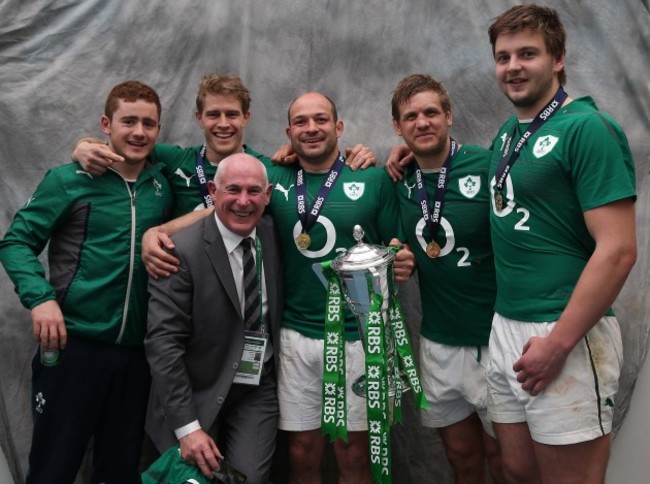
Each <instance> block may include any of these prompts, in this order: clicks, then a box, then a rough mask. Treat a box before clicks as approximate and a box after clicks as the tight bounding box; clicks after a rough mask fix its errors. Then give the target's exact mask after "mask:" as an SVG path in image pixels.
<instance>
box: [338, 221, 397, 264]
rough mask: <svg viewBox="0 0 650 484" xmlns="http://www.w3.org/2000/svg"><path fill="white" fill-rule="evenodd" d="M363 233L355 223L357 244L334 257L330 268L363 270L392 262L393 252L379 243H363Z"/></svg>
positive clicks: (354, 233) (354, 234)
mask: <svg viewBox="0 0 650 484" xmlns="http://www.w3.org/2000/svg"><path fill="white" fill-rule="evenodd" d="M364 235H365V233H364V231H363V228H361V226H360V225H355V226H354V232H353V237H354V240H356V241H357V245H355V246H354V247H351V248H350V249H348V250H347V251H346V252H344V253H342V254H340V255H338V256H336V257H335V258H334V260H333V261H332V269H334V271H335V272H337V273H341V272H354V271H364V270H367V269H371V268H379V267H382V266H386V265H389V264H391V263H392V262H393V259H395V254H394V253H393V251H392V250H390V249H388V248H386V247H384V246H381V245H370V244H365V243H364V242H363V236H364Z"/></svg>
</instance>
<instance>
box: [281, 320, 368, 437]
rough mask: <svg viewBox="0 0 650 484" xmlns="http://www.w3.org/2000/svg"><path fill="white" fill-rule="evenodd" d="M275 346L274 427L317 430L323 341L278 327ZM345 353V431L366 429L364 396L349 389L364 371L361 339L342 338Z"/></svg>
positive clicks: (298, 430) (319, 421)
mask: <svg viewBox="0 0 650 484" xmlns="http://www.w3.org/2000/svg"><path fill="white" fill-rule="evenodd" d="M279 346H280V353H279V361H280V363H279V368H278V400H279V402H280V418H279V420H278V428H280V429H281V430H288V431H293V432H300V431H307V430H314V429H318V428H320V426H321V411H322V405H323V402H322V399H323V396H322V394H323V340H322V339H315V338H309V337H307V336H305V335H303V334H301V333H299V332H298V331H295V330H293V329H290V328H282V329H281V330H280V345H279ZM345 356H346V359H345V364H346V367H345V368H346V389H347V391H346V400H347V423H348V431H349V432H359V431H366V430H368V422H367V417H366V415H367V414H366V399H365V398H361V397H359V396H357V395H356V394H355V393H354V392H353V391H352V384H353V383H354V382H355V380H356V379H357V378H358V377H359V376H360V375H364V374H365V353H364V351H363V346H362V343H361V341H346V342H345Z"/></svg>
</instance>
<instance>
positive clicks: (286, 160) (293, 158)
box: [271, 144, 298, 165]
mask: <svg viewBox="0 0 650 484" xmlns="http://www.w3.org/2000/svg"><path fill="white" fill-rule="evenodd" d="M271 161H272V162H273V164H274V165H293V164H294V163H296V162H297V161H298V155H297V154H296V152H295V151H293V147H292V146H291V145H290V144H284V145H280V147H279V148H278V149H277V150H276V151H275V153H273V156H271Z"/></svg>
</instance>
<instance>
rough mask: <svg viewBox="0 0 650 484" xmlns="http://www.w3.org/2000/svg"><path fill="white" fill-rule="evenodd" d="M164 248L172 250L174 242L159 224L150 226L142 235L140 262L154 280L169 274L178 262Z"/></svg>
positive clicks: (173, 270) (176, 269)
mask: <svg viewBox="0 0 650 484" xmlns="http://www.w3.org/2000/svg"><path fill="white" fill-rule="evenodd" d="M165 248H166V249H168V250H172V249H173V248H174V242H172V239H171V238H170V237H169V235H167V233H166V232H165V231H164V230H163V229H162V228H161V227H160V226H158V227H152V228H150V229H149V230H147V231H146V232H145V233H144V235H143V236H142V262H143V263H144V266H145V268H146V269H147V273H149V276H150V277H152V278H154V279H156V280H157V279H158V278H159V277H169V276H171V274H172V272H176V271H178V268H177V266H178V265H179V264H180V261H179V260H178V259H177V258H176V257H174V256H173V255H171V254H170V253H169V252H167V250H165Z"/></svg>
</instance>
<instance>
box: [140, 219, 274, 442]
mask: <svg viewBox="0 0 650 484" xmlns="http://www.w3.org/2000/svg"><path fill="white" fill-rule="evenodd" d="M257 236H258V237H259V239H260V242H261V244H262V260H263V261H264V275H265V281H266V290H267V299H268V308H269V309H268V318H267V319H268V320H269V323H270V326H271V336H272V338H273V346H274V351H273V354H274V358H275V359H276V363H277V355H278V345H279V341H280V337H279V335H280V322H281V319H280V318H281V312H282V304H283V294H282V284H281V280H282V275H281V266H280V255H279V253H278V249H279V242H278V239H277V235H276V232H275V230H274V227H273V222H272V221H271V218H270V217H268V216H265V217H263V218H262V219H261V220H260V221H259V222H258V225H257ZM173 240H174V244H175V246H176V248H175V249H174V251H173V253H174V255H175V256H176V257H178V258H179V259H180V261H181V264H180V267H179V270H178V272H177V273H175V274H173V275H172V276H171V277H169V278H160V279H158V280H154V279H153V278H151V279H150V280H149V292H150V300H149V315H148V321H147V335H146V337H145V343H144V344H145V350H146V354H147V360H148V361H149V365H150V366H151V374H152V379H153V383H152V389H151V397H150V401H149V409H148V412H147V422H146V430H147V433H148V434H149V436H150V437H151V438H152V440H153V441H154V443H155V444H156V447H157V448H158V450H160V451H161V452H162V451H164V450H166V449H167V448H169V447H170V446H171V445H174V444H176V443H177V440H176V437H175V435H174V433H173V430H174V429H177V428H180V427H182V426H183V425H186V424H188V423H190V422H192V421H194V420H198V421H199V423H200V424H201V427H202V428H203V429H204V430H206V431H207V430H208V429H210V427H211V426H212V425H213V423H214V422H215V420H216V418H217V415H218V414H219V411H220V409H221V407H222V404H223V402H224V401H225V399H226V396H227V395H228V392H229V389H230V386H231V384H232V380H233V378H234V376H235V372H236V369H237V365H238V363H239V361H240V358H241V355H242V351H243V346H244V322H243V318H242V315H241V309H240V305H239V298H238V296H237V290H236V288H235V280H234V278H233V274H232V270H231V268H230V263H229V261H228V254H227V253H226V249H225V246H224V243H223V239H222V237H221V233H220V232H219V229H218V228H217V224H216V222H215V220H214V216H208V217H206V218H204V219H203V220H200V221H199V222H197V223H196V224H194V225H192V226H190V227H188V228H187V229H186V230H183V231H181V232H179V233H178V234H177V235H176V236H175V237H173Z"/></svg>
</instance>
